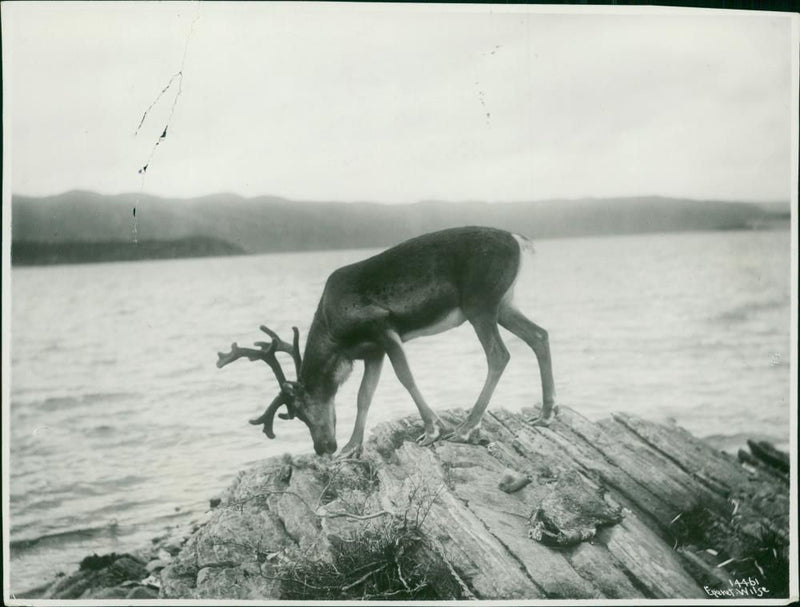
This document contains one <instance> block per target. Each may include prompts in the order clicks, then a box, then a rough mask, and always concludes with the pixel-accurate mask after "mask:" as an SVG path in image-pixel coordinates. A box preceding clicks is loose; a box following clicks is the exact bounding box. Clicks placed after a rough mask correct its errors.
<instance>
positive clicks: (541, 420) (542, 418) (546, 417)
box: [530, 405, 558, 428]
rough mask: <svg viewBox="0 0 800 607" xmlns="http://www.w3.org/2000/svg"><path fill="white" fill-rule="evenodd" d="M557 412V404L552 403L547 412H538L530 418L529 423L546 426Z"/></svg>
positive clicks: (541, 426)
mask: <svg viewBox="0 0 800 607" xmlns="http://www.w3.org/2000/svg"><path fill="white" fill-rule="evenodd" d="M557 414H558V405H554V406H553V408H552V409H550V411H549V412H548V413H547V414H544V413H540V414H539V415H537V416H536V417H534V418H531V420H530V424H531V425H532V426H538V427H540V428H547V427H548V426H549V425H550V424H551V422H552V421H553V420H554V419H555V418H556V415H557Z"/></svg>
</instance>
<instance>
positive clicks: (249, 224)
mask: <svg viewBox="0 0 800 607" xmlns="http://www.w3.org/2000/svg"><path fill="white" fill-rule="evenodd" d="M134 208H135V209H136V214H135V217H134V212H133V210H134ZM788 217H789V205H788V204H784V205H755V204H747V203H731V202H719V201H698V200H686V199H674V198H661V197H634V198H610V199H593V198H587V199H580V200H547V201H540V202H514V203H495V204H487V203H481V202H463V203H447V202H436V201H427V202H420V203H416V204H409V205H381V204H372V203H349V204H342V203H326V202H297V201H291V200H286V199H283V198H276V197H270V196H261V197H256V198H242V197H239V196H236V195H232V194H218V195H213V196H204V197H201V198H193V199H186V200H172V199H164V198H158V197H155V196H148V195H136V194H121V195H116V196H104V195H100V194H97V193H93V192H82V191H72V192H67V193H64V194H60V195H57V196H48V197H42V198H33V197H28V196H20V195H15V196H13V198H12V239H13V242H14V243H22V242H24V243H80V242H102V243H109V242H120V243H124V242H130V241H131V240H132V239H133V235H134V233H135V234H136V235H137V236H138V238H139V241H140V243H141V242H143V241H146V240H149V241H163V240H178V239H184V238H190V237H205V238H211V239H216V240H219V241H223V242H225V243H231V244H233V245H235V246H237V247H241V248H242V249H243V250H244V251H245V252H249V253H261V252H268V251H299V250H313V249H337V248H357V247H380V246H387V245H391V244H394V243H397V242H399V241H401V240H404V239H406V238H409V237H411V236H415V235H417V234H421V233H423V232H428V231H431V230H436V229H440V228H445V227H451V226H457V225H470V224H472V225H476V224H477V225H490V226H495V227H500V228H506V229H509V230H513V231H516V232H520V233H522V234H525V235H527V236H529V237H531V238H550V237H558V236H579V235H592V234H632V233H647V232H671V231H688V230H732V229H748V228H757V227H770V226H771V225H773V224H774V223H775V222H778V223H784V225H785V222H786V221H787V220H788Z"/></svg>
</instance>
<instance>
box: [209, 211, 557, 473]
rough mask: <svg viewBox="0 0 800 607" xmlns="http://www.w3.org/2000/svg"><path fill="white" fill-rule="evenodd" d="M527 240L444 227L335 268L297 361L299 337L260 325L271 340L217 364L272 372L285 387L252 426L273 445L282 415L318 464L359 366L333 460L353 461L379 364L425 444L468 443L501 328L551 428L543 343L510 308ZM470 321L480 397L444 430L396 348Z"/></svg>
mask: <svg viewBox="0 0 800 607" xmlns="http://www.w3.org/2000/svg"><path fill="white" fill-rule="evenodd" d="M532 250H533V248H532V246H531V244H530V242H529V241H528V240H527V239H526V238H525V237H523V236H520V235H518V234H513V233H511V232H507V231H503V230H498V229H494V228H486V227H464V228H451V229H446V230H442V231H438V232H432V233H429V234H424V235H422V236H418V237H416V238H412V239H410V240H407V241H405V242H402V243H400V244H398V245H396V246H394V247H392V248H389V249H387V250H385V251H383V252H381V253H379V254H377V255H375V256H373V257H370V258H368V259H364V260H362V261H359V262H356V263H353V264H351V265H347V266H344V267H341V268H339V269H337V270H335V271H334V272H333V273H332V274H331V275H330V276H329V277H328V280H327V282H326V284H325V288H324V290H323V293H322V297H321V298H320V301H319V305H318V307H317V310H316V313H315V314H314V318H313V320H312V322H311V327H310V329H309V331H308V337H307V339H306V345H305V351H304V353H303V355H302V356H301V355H300V334H299V331H298V330H297V327H293V328H292V331H293V334H294V338H293V340H292V343H288V342H285V341H283V340H282V339H281V338H280V337H279V336H278V335H277V334H276V333H275V332H274V331H272V330H271V329H270V328H268V327H266V326H263V325H262V326H261V327H260V329H261V330H262V331H263V332H264V333H266V334H267V335H268V336H269V337H270V338H271V341H269V342H266V341H261V342H256V343H255V346H256V347H257V348H240V347H239V346H238V345H237V344H236V343H233V344H232V345H231V350H230V352H227V353H222V352H220V353H219V354H218V361H217V366H218V367H219V368H222V367H224V366H225V365H227V364H229V363H231V362H233V361H235V360H238V359H239V358H247V359H248V360H251V361H256V360H261V361H263V362H265V363H267V364H268V365H269V367H270V368H271V369H272V371H273V373H274V374H275V377H276V379H277V380H278V384H279V387H280V391H279V393H278V395H277V396H276V397H275V398H274V400H273V401H272V402H271V403H270V404H269V406H268V407H267V409H266V410H265V411H264V413H263V414H262V415H261V416H259V417H258V418H256V419H253V420H250V423H251V424H253V425H263V431H264V433H265V434H266V435H267V437H269V438H275V433H274V432H273V422H274V418H275V414H276V413H277V412H278V410H279V409H280V408H281V407H283V406H285V407H286V413H279V414H278V416H279V417H281V418H283V419H292V418H295V417H296V418H298V419H300V420H301V421H303V422H304V423H305V424H306V425H307V426H308V429H309V431H310V432H311V438H312V441H313V443H314V450H315V451H316V453H317V454H318V455H325V454H333V453H335V452H336V449H337V444H336V412H335V409H334V399H335V396H336V393H337V390H338V389H339V386H341V385H342V383H343V382H344V381H345V380H346V379H347V377H348V375H349V373H350V371H351V370H352V366H353V361H355V360H363V361H364V375H363V378H362V380H361V385H360V387H359V390H358V397H357V414H356V421H355V427H354V428H353V433H352V435H351V437H350V440H349V441H348V442H347V444H346V445H345V446H344V447H343V448H342V450H341V452H340V454H339V456H340V457H345V458H346V457H358V456H359V455H360V453H361V449H362V443H363V440H364V427H365V424H366V420H367V412H368V410H369V407H370V403H371V402H372V397H373V394H374V392H375V388H376V387H377V385H378V380H379V378H380V374H381V369H382V366H383V362H384V359H385V358H386V357H387V356H388V358H389V361H390V363H391V365H392V368H393V369H394V372H395V374H396V375H397V378H398V380H399V381H400V383H401V384H402V385H403V386H404V388H405V389H406V390H407V391H408V392H409V394H410V395H411V398H412V399H413V401H414V403H415V404H416V406H417V409H418V410H419V414H420V416H421V417H422V421H423V423H424V433H423V434H422V435H421V436H420V437H419V438H418V439H417V442H418V443H419V444H420V445H430V444H432V443H434V442H435V441H436V440H438V439H440V438H444V439H446V440H450V441H456V442H470V441H471V440H473V439H474V437H475V433H476V432H477V431H478V429H479V427H480V424H481V420H482V418H483V415H484V412H485V411H486V408H487V407H488V405H489V401H490V399H491V397H492V394H493V392H494V390H495V387H496V386H497V383H498V381H499V380H500V377H501V375H502V373H503V370H504V369H505V367H506V365H507V364H508V361H509V359H510V355H509V352H508V349H507V348H506V346H505V345H504V343H503V340H502V339H501V337H500V331H499V329H498V326H501V327H503V328H504V329H507V330H508V331H510V332H511V333H513V334H514V335H516V336H517V337H519V338H521V339H522V340H523V341H524V342H525V343H526V344H527V345H528V346H530V348H531V349H532V350H533V353H534V354H535V357H536V359H537V362H538V367H539V374H540V380H541V389H542V408H541V412H540V414H539V415H538V416H537V417H536V418H534V419H533V420H531V421H532V423H533V424H534V425H537V426H547V425H549V424H550V422H551V420H552V419H553V416H554V415H555V414H556V412H557V407H556V406H555V388H554V383H553V371H552V365H551V360H550V347H549V342H548V334H547V331H545V330H544V329H543V328H542V327H540V326H538V325H536V324H534V323H533V322H532V321H531V320H529V319H528V318H527V317H526V316H525V315H524V314H523V313H522V312H521V311H520V310H519V309H518V308H517V307H516V306H515V305H514V286H515V284H516V282H517V277H518V276H519V274H520V268H521V266H522V262H523V259H524V257H523V255H527V254H529V253H532ZM464 322H469V323H470V324H471V325H472V327H473V329H474V330H475V333H476V334H477V337H478V340H479V341H480V343H481V345H482V346H483V350H484V351H485V353H486V361H487V365H488V371H487V374H486V379H485V381H484V384H483V388H482V390H481V392H480V394H479V395H478V398H477V400H476V402H475V404H474V405H473V407H472V409H471V410H470V411H469V413H468V414H467V416H466V418H465V419H464V420H463V421H462V422H461V423H460V424H459V425H458V426H457V427H456V428H454V429H451V428H449V427H448V426H446V425H445V423H444V422H443V421H442V420H441V419H440V418H439V416H438V415H437V414H436V412H435V411H434V410H433V409H432V408H431V407H430V406H429V405H428V403H427V402H426V401H425V399H424V398H423V396H422V394H421V393H420V391H419V389H418V388H417V385H416V383H415V381H414V377H413V375H412V373H411V369H410V367H409V364H408V360H407V357H406V353H405V350H404V348H403V344H404V343H405V342H407V341H409V340H411V339H414V338H417V337H421V336H425V335H434V334H437V333H441V332H443V331H447V330H449V329H452V328H454V327H457V326H459V325H461V324H462V323H464ZM278 352H283V353H287V354H289V355H290V356H291V358H292V360H293V361H294V367H295V377H296V379H295V380H289V379H287V378H286V374H285V373H284V372H283V369H282V368H281V365H280V363H279V361H278V360H277V358H276V354H277V353H278Z"/></svg>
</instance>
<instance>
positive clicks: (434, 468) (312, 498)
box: [39, 407, 789, 600]
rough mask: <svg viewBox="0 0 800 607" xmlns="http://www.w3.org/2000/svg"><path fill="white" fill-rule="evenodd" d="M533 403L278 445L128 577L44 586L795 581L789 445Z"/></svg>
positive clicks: (201, 592) (720, 592) (373, 593)
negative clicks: (473, 423)
mask: <svg viewBox="0 0 800 607" xmlns="http://www.w3.org/2000/svg"><path fill="white" fill-rule="evenodd" d="M533 415H534V412H533V411H523V412H522V413H509V412H506V411H503V410H494V411H491V410H490V411H489V412H488V413H487V414H486V416H485V418H484V422H483V427H482V429H481V433H480V438H479V441H478V442H477V443H476V444H459V443H451V442H446V441H440V442H438V443H436V444H434V445H432V446H430V447H420V446H418V445H417V444H416V443H415V442H414V437H416V436H418V435H419V434H420V433H421V427H420V426H421V424H420V422H419V420H418V418H416V417H409V418H405V419H400V420H397V421H393V422H389V423H384V424H381V425H379V426H377V427H376V428H375V430H374V432H373V434H372V436H371V438H370V440H369V441H368V442H367V444H366V445H365V447H364V453H363V454H362V457H361V458H360V459H345V460H332V459H324V458H318V457H313V456H304V457H297V458H290V457H288V456H284V457H282V458H271V459H268V460H265V461H264V462H263V463H261V464H260V465H258V466H256V467H254V468H252V469H250V470H247V471H244V472H241V473H239V475H238V476H237V478H236V479H235V481H234V482H233V484H232V485H231V487H230V488H229V489H228V491H227V492H226V493H225V494H224V495H222V496H219V497H216V498H214V499H213V500H212V502H211V505H212V510H210V511H209V512H208V513H206V516H205V517H204V520H202V521H200V522H197V523H195V524H194V525H193V527H192V528H191V529H184V530H182V531H175V532H174V533H172V534H171V535H170V536H168V537H165V538H158V539H157V540H156V541H155V542H154V546H153V547H152V548H151V549H150V551H149V552H148V553H147V555H145V556H141V557H140V560H138V561H136V563H135V567H134V568H135V569H136V570H135V571H131V572H129V573H130V574H131V578H130V580H129V581H128V582H120V579H119V577H118V576H117V577H114V576H112V577H110V578H108V580H106V582H108V583H109V584H111V586H109V587H97V585H96V583H98V582H100V583H101V585H102V583H106V582H104V581H103V580H105V579H106V578H102V579H99V578H98V579H94V578H93V579H94V582H91V581H87V580H88V579H89V576H90V575H94V576H95V577H96V576H97V575H99V574H97V572H94V573H91V574H89V573H86V572H78V573H77V574H75V575H76V576H79V577H75V578H73V577H72V576H71V577H70V578H68V579H67V580H60V581H59V580H57V581H56V583H55V584H54V585H51V586H50V587H49V588H48V589H47V590H46V594H45V596H47V597H49V598H58V597H60V598H78V597H81V598H93V597H97V598H116V597H119V598H132V595H130V594H126V595H125V597H122V593H123V592H128V593H130V592H132V591H133V590H135V589H134V588H132V587H131V586H132V585H135V586H136V587H137V588H139V590H136V591H137V592H139V593H140V595H143V594H145V593H148V594H150V595H153V594H154V591H153V588H154V587H160V590H159V597H160V598H162V599H163V598H166V599H229V600H237V599H238V600H241V599H305V600H309V599H343V600H354V599H377V600H380V599H428V600H432V599H472V598H476V599H540V598H551V599H555V598H563V599H579V598H594V599H599V598H609V599H611V598H628V599H631V598H683V599H691V598H698V599H700V598H710V597H715V596H719V597H725V598H731V597H732V598H747V597H754V596H762V597H767V598H778V597H785V596H788V567H789V565H788V543H789V542H788V529H789V495H788V493H789V491H788V490H789V484H788V476H787V474H786V471H787V469H788V465H789V463H788V459H787V458H786V457H785V454H781V453H780V452H779V451H775V450H774V449H771V448H770V446H769V445H766V444H761V443H753V445H751V453H745V452H741V453H740V454H739V458H738V459H737V458H734V457H732V456H730V455H728V454H725V453H723V452H720V451H717V450H715V449H713V448H712V447H710V446H708V445H707V444H706V443H704V442H703V441H701V440H698V439H696V438H694V437H693V436H691V435H690V434H689V433H688V432H686V431H685V430H683V429H681V428H679V427H677V426H663V425H658V424H654V423H650V422H647V421H644V420H642V419H639V418H637V417H634V416H631V415H625V414H618V415H614V416H613V417H612V418H611V419H606V420H603V421H600V422H597V423H592V422H590V421H588V420H587V419H585V418H584V417H582V416H580V415H579V414H577V413H575V412H574V411H571V410H569V409H567V408H564V407H562V409H561V413H560V415H559V417H558V418H557V419H556V420H555V421H554V422H553V424H552V425H551V427H549V428H538V427H532V426H531V425H530V424H529V423H528V421H527V420H528V419H529V418H530V417H532V416H533ZM462 416H463V412H450V413H448V414H446V415H444V416H443V418H444V419H445V421H447V422H449V423H455V422H457V421H458V420H459V419H460V418H461V417H462ZM753 447H755V448H753ZM776 462H777V464H776ZM98 558H100V560H102V559H103V558H106V557H98ZM125 558H129V559H130V558H133V557H125ZM112 561H113V563H109V562H99V561H98V562H95V564H94V565H95V566H100V565H103V566H104V567H108V566H109V565H110V564H113V566H115V567H116V566H117V563H119V562H120V561H119V560H113V559H112ZM129 564H130V563H129ZM95 568H96V567H95ZM101 569H102V567H101ZM80 575H83V576H84V577H80ZM103 575H105V574H103ZM145 576H147V577H146V578H145ZM142 578H145V579H142ZM112 582H113V584H112ZM92 583H95V585H94V586H92ZM126 583H127V585H126ZM141 588H145V589H144V590H142V589H141ZM65 593H68V595H67V594H65ZM757 593H760V594H757ZM39 596H42V595H41V594H40V595H39ZM135 598H139V597H138V596H137V597H135ZM141 598H146V597H144V596H142V597H141Z"/></svg>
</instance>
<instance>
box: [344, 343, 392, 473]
mask: <svg viewBox="0 0 800 607" xmlns="http://www.w3.org/2000/svg"><path fill="white" fill-rule="evenodd" d="M382 368H383V352H381V353H380V354H379V355H375V356H371V357H368V358H365V359H364V377H363V378H362V379H361V386H360V387H359V389H358V401H357V402H358V413H356V423H355V426H353V434H352V436H350V440H349V441H347V444H346V445H345V446H344V447H342V450H341V451H340V452H339V455H338V457H339V458H348V457H359V456H360V455H361V446H362V444H363V442H364V426H365V425H366V423H367V413H368V412H369V406H370V404H371V403H372V396H373V395H374V394H375V388H376V387H377V386H378V380H379V379H380V377H381V369H382Z"/></svg>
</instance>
